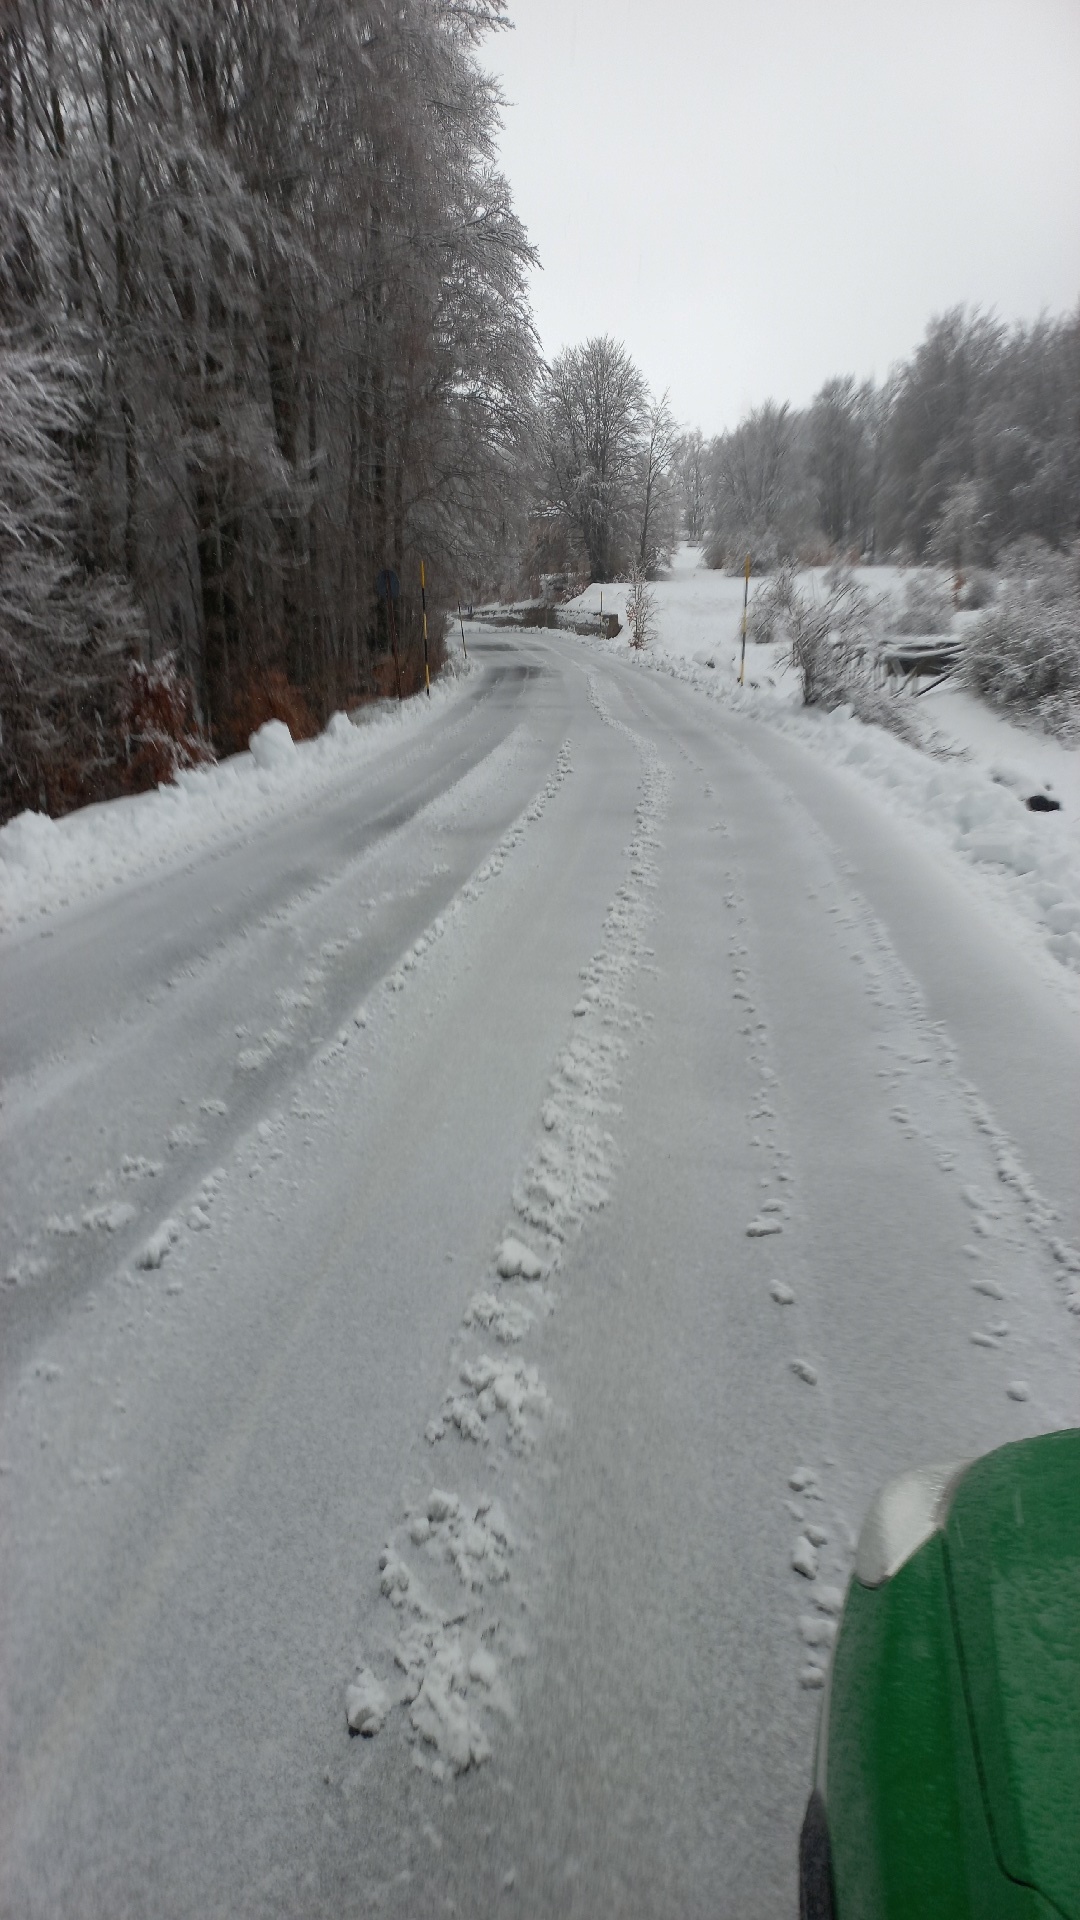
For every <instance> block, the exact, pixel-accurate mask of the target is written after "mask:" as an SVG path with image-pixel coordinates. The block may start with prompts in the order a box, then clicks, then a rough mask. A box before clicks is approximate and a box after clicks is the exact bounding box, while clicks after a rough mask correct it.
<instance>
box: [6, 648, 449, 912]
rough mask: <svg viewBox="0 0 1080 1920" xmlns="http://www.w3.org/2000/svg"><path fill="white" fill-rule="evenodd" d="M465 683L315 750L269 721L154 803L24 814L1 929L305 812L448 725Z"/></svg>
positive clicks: (15, 831)
mask: <svg viewBox="0 0 1080 1920" xmlns="http://www.w3.org/2000/svg"><path fill="white" fill-rule="evenodd" d="M468 671H469V668H468V665H467V664H466V663H461V662H458V661H457V660H455V662H454V670H453V671H450V672H448V673H447V675H446V677H445V678H443V679H440V680H437V681H436V682H435V684H434V686H433V687H432V690H431V699H430V700H423V699H420V698H419V697H417V698H415V699H413V700H409V701H407V702H405V704H404V705H401V706H399V705H398V703H397V701H391V700H386V701H382V702H381V703H380V704H379V706H378V707H377V708H368V709H366V710H364V714H363V718H362V720H361V721H360V723H359V724H357V725H354V724H353V722H352V721H351V720H350V719H349V717H348V715H347V714H344V713H335V714H334V715H333V716H332V718H331V720H330V724H329V725H328V727H327V728H326V730H325V732H324V733H321V734H320V735H319V736H318V738H317V739H315V740H304V741H300V742H295V741H293V739H292V738H291V736H290V734H289V732H288V729H287V728H286V727H285V726H284V725H283V724H282V723H281V722H280V721H277V720H271V721H268V722H267V723H266V725H265V726H264V727H260V729H259V731H258V733H257V734H253V735H252V750H250V751H249V752H247V753H237V754H233V755H231V756H230V758H229V759H227V760H221V761H219V762H218V763H217V764H216V765H215V766H207V767H196V768H193V769H191V770H190V771H186V772H180V773H178V774H177V776H176V783H175V785H172V786H161V787H157V788H156V789H155V790H154V791H153V792H150V793H137V794H132V795H131V796H130V797H129V798H125V799H121V800H106V801H102V802H101V803H100V804H98V805H97V806H91V807H81V808H79V809H78V810H77V811H76V812H75V813H69V814H66V815H65V816H64V818H63V819H61V820H52V819H50V818H49V816H48V814H45V813H35V812H33V811H31V810H28V811H27V812H25V813H20V814H18V815H17V816H16V818H15V819H14V820H9V821H8V823H7V825H6V826H4V827H0V927H4V928H10V927H12V926H15V925H17V924H18V923H19V922H21V921H26V920H29V919H38V918H40V917H43V916H45V915H48V914H51V913H55V912H56V911H57V909H58V908H61V907H66V906H69V905H72V904H73V903H74V902H76V901H79V900H86V899H88V898H91V897H92V896H94V895H97V894H101V893H105V892H107V891H110V890H111V889H113V888H115V887H119V886H123V885H124V884H125V883H126V882H128V881H131V880H138V879H140V878H142V877H144V876H145V875H146V874H148V873H150V872H153V871H159V870H161V869H167V868H170V867H175V866H178V865H180V864H181V863H182V862H183V861H185V860H188V859H190V858H191V856H192V855H193V854H196V853H200V852H202V851H204V850H205V849H206V848H209V847H213V846H217V845H220V844H221V843H222V842H227V841H230V840H234V839H236V838H237V836H238V835H240V834H242V833H248V832H251V831H252V830H253V829H255V828H258V827H261V826H263V825H265V824H266V822H268V821H270V820H275V819H279V818H280V817H281V816H282V815H283V814H288V813H293V812H295V811H296V809H297V808H298V807H303V806H306V805H307V804H308V802H309V801H311V800H313V799H315V798H316V797H317V796H318V795H321V794H325V793H327V792H329V791H330V790H331V789H332V788H333V787H335V786H336V785H337V784H338V783H340V782H342V781H346V780H348V778H349V777H350V776H351V775H352V774H353V773H354V772H355V771H356V770H357V768H359V767H362V766H365V765H367V764H368V762H369V761H371V760H372V759H373V758H374V757H375V755H376V754H379V753H382V752H384V751H386V750H387V749H388V748H390V747H392V746H394V745H395V744H396V743H398V742H400V743H402V744H404V743H405V742H406V741H411V740H413V739H414V738H415V737H416V735H417V734H419V733H421V732H422V731H423V730H424V728H426V727H428V726H430V725H431V724H432V722H433V721H435V720H437V719H439V718H441V717H442V716H443V715H444V714H445V713H446V712H447V710H448V708H449V707H451V706H452V705H453V704H454V703H456V702H457V701H458V700H460V698H461V696H462V693H463V690H464V686H463V682H464V678H465V676H466V675H467V674H468Z"/></svg>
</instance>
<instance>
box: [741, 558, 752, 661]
mask: <svg viewBox="0 0 1080 1920" xmlns="http://www.w3.org/2000/svg"><path fill="white" fill-rule="evenodd" d="M749 599H750V555H749V554H747V556H746V565H745V566H744V568H743V590H742V653H741V655H740V658H739V685H740V687H741V686H742V685H743V684H744V682H745V678H746V607H747V602H748V601H749Z"/></svg>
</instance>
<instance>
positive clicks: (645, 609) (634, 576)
mask: <svg viewBox="0 0 1080 1920" xmlns="http://www.w3.org/2000/svg"><path fill="white" fill-rule="evenodd" d="M626 627H627V639H628V640H629V642H630V645H631V646H632V647H634V648H636V649H637V651H638V652H639V653H641V652H644V649H645V648H646V647H647V646H649V644H650V642H651V641H652V640H654V639H655V637H656V599H655V596H654V595H653V593H652V592H651V590H650V588H649V579H648V575H647V574H646V572H645V570H644V568H643V567H639V566H634V567H632V568H631V570H630V584H629V586H628V588H627V592H626Z"/></svg>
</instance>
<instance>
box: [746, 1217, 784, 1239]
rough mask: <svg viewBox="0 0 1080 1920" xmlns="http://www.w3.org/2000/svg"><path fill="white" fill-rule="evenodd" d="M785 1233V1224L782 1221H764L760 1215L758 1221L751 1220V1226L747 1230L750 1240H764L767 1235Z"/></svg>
mask: <svg viewBox="0 0 1080 1920" xmlns="http://www.w3.org/2000/svg"><path fill="white" fill-rule="evenodd" d="M783 1231H784V1223H783V1221H782V1220H776V1219H769V1220H765V1219H762V1217H761V1215H760V1214H759V1215H758V1217H757V1219H756V1220H751V1222H750V1225H749V1226H748V1227H747V1229H746V1233H747V1238H748V1239H750V1240H763V1239H764V1238H765V1235H766V1234H767V1233H783Z"/></svg>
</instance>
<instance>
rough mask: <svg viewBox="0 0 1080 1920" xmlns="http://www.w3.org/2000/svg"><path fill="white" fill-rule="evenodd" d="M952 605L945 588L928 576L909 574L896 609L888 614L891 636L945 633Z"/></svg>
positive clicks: (926, 574) (934, 577) (936, 579)
mask: <svg viewBox="0 0 1080 1920" xmlns="http://www.w3.org/2000/svg"><path fill="white" fill-rule="evenodd" d="M952 616H953V604H952V599H951V597H950V594H949V591H948V588H947V587H945V586H944V585H943V584H942V582H941V581H940V580H939V579H938V578H937V577H936V576H935V575H934V574H932V573H922V572H920V573H911V574H909V575H908V577H907V579H906V581H905V582H904V596H903V599H902V601H901V603H900V605H899V607H896V606H894V607H892V608H891V609H890V612H889V619H888V624H889V631H890V632H891V633H920V634H921V633H948V631H949V625H950V622H951V621H952Z"/></svg>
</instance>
